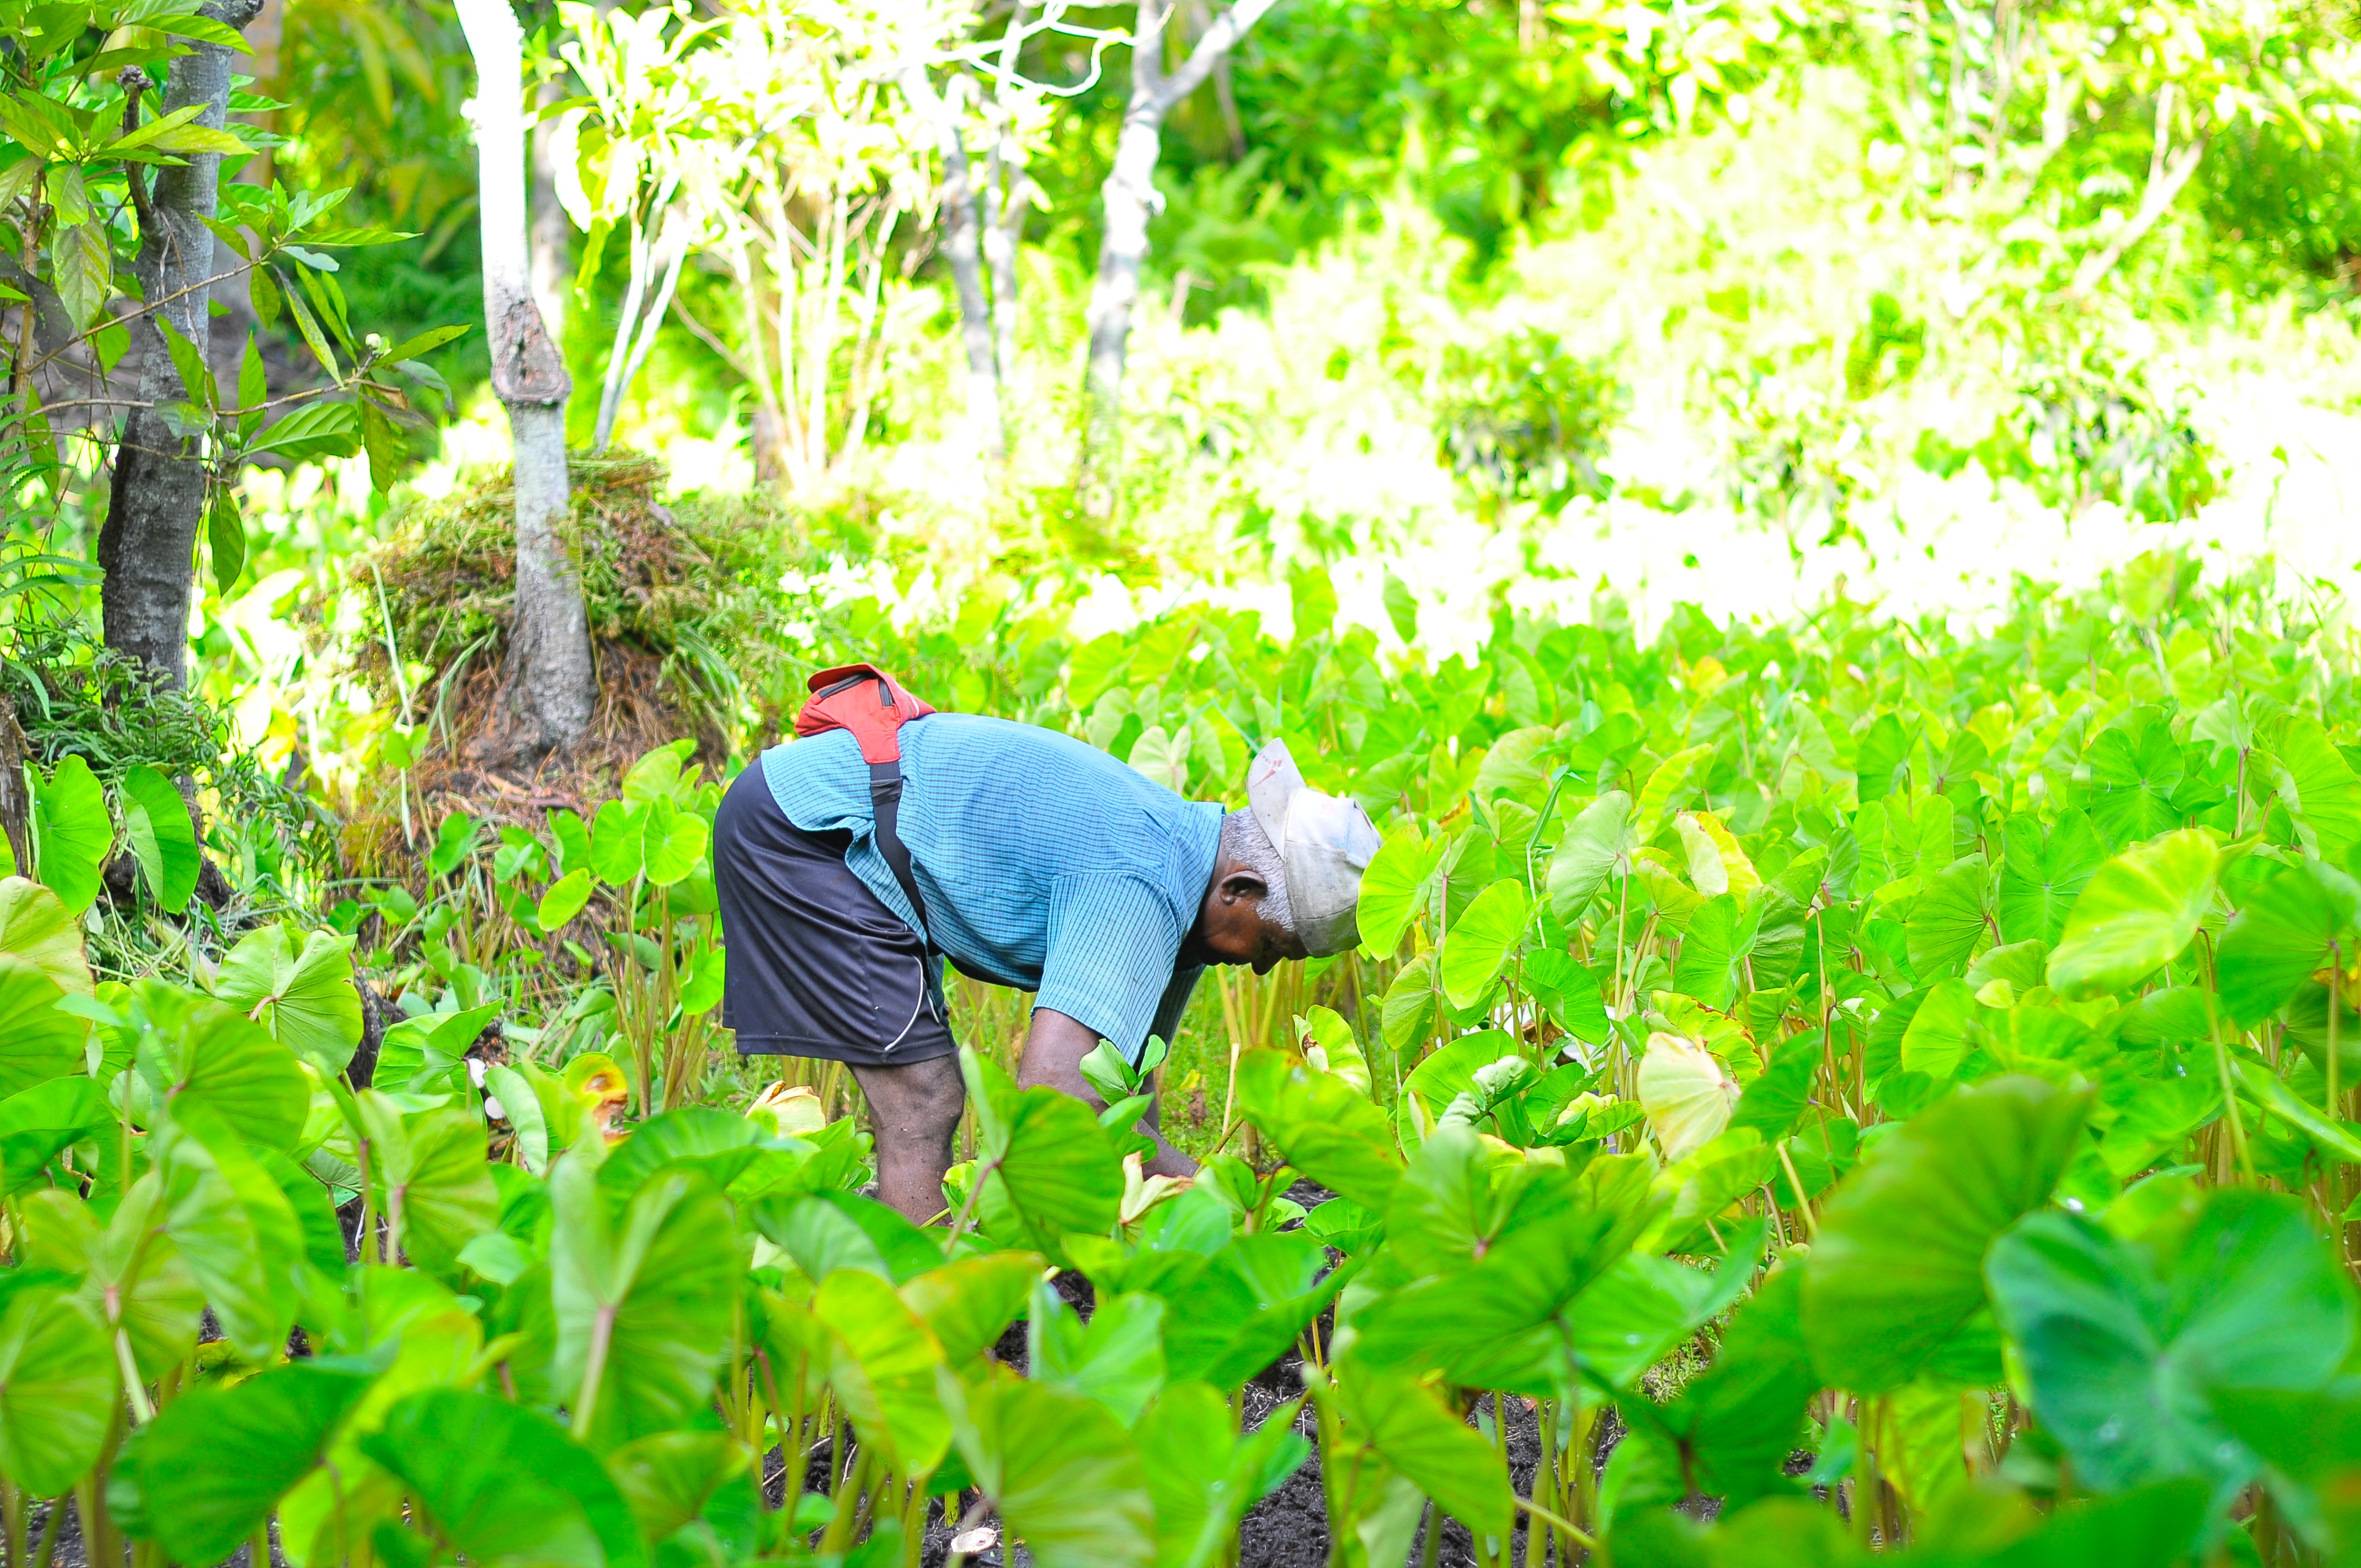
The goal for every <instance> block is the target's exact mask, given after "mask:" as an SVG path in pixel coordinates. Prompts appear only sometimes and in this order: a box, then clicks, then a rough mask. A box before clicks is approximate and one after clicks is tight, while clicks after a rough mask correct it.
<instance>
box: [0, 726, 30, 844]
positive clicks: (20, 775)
mask: <svg viewBox="0 0 2361 1568" xmlns="http://www.w3.org/2000/svg"><path fill="white" fill-rule="evenodd" d="M32 753H33V749H32V747H31V745H30V744H29V743H28V742H27V740H26V739H25V732H24V730H22V729H18V728H17V725H16V703H15V702H13V701H11V700H10V699H9V697H8V696H7V695H6V694H5V693H0V839H6V840H7V844H8V867H9V870H11V871H12V872H14V873H15V874H16V875H17V876H23V877H28V876H31V875H32V874H33V834H32V820H33V801H32V797H31V796H30V795H27V793H26V790H25V764H26V762H28V761H29V760H31V757H32Z"/></svg>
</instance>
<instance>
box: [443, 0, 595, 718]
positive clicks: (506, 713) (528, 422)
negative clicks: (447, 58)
mask: <svg viewBox="0 0 2361 1568" xmlns="http://www.w3.org/2000/svg"><path fill="white" fill-rule="evenodd" d="M458 11H459V25H460V27H462V28H464V29H465V30H466V32H467V49H468V51H469V52H470V53H471V54H473V55H474V56H475V59H476V104H475V119H476V148H477V153H478V162H479V169H480V172H479V175H478V181H479V183H478V190H479V196H478V202H479V205H480V208H481V214H482V220H483V245H484V262H483V266H484V320H485V323H486V325H487V327H488V328H489V333H490V337H491V355H492V390H493V391H494V392H495V393H497V394H498V395H499V397H500V403H501V406H503V407H504V408H506V409H507V410H508V414H509V434H510V438H511V443H512V444H513V446H514V448H515V452H516V551H517V559H516V619H515V620H514V621H513V622H511V625H510V627H509V656H508V669H507V672H506V675H505V678H504V679H503V682H502V691H501V698H500V703H501V724H500V727H499V730H498V732H497V738H496V739H495V738H489V737H488V739H489V740H491V741H492V749H493V750H495V751H499V752H500V753H501V754H502V755H503V757H504V759H505V760H511V761H513V760H521V759H538V758H540V757H542V756H545V755H547V754H548V753H549V752H550V751H554V750H555V749H556V748H558V747H561V746H565V745H567V744H569V743H570V742H572V741H574V740H578V739H579V738H580V737H581V736H582V735H583V734H585V733H586V732H587V731H588V729H589V728H590V718H591V713H592V710H593V708H594V707H595V706H596V702H597V697H598V676H597V672H596V669H595V667H594V666H593V664H592V663H591V657H590V630H589V622H588V615H587V613H586V612H585V610H584V609H583V604H582V589H581V585H580V582H579V580H578V579H577V576H576V575H575V571H574V566H573V564H572V562H571V561H569V560H568V559H567V557H566V547H565V544H564V542H563V541H562V540H561V539H560V538H559V536H558V532H557V523H558V521H559V520H560V519H562V518H563V517H564V516H565V515H566V508H567V504H568V500H569V493H570V492H569V484H568V477H567V472H566V398H567V396H568V395H569V394H570V393H571V392H572V391H573V382H572V380H571V379H570V378H568V377H567V375H566V361H565V359H564V357H563V356H560V355H559V353H558V351H557V346H556V345H555V344H553V343H552V342H551V341H550V338H549V332H548V329H547V328H546V326H544V323H543V322H542V317H541V307H540V306H539V305H538V304H536V303H535V302H534V301H533V263H532V256H531V247H530V246H529V245H528V244H527V243H526V237H525V231H526V224H527V221H528V214H529V212H530V210H531V209H530V203H529V202H528V200H527V195H526V191H525V124H524V33H523V30H522V28H521V27H518V26H517V19H516V14H515V13H514V12H513V11H511V10H510V8H509V0H458Z"/></svg>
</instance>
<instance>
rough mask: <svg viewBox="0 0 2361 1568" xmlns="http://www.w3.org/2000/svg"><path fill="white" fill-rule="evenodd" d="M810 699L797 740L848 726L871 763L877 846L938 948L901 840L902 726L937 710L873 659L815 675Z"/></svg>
mask: <svg viewBox="0 0 2361 1568" xmlns="http://www.w3.org/2000/svg"><path fill="white" fill-rule="evenodd" d="M810 685H811V694H812V695H811V700H810V701H808V702H807V703H805V704H804V707H803V711H802V712H800V713H798V714H796V740H808V739H809V738H810V737H812V736H814V735H825V734H827V733H828V732H829V730H831V729H849V730H851V732H852V738H853V740H855V741H857V742H859V744H860V746H861V760H862V762H866V763H868V764H869V803H870V805H871V806H872V807H873V808H874V810H875V812H876V816H877V850H878V852H879V853H880V854H882V855H884V857H885V864H886V865H887V866H888V867H889V868H890V869H891V870H892V871H893V872H894V880H895V883H899V884H900V886H901V889H902V896H904V897H905V898H907V899H908V900H909V901H910V908H911V911H912V912H913V913H915V914H916V915H917V917H918V940H919V941H921V942H923V943H925V944H926V946H927V948H928V950H929V951H936V952H939V951H940V950H941V949H940V948H936V946H935V943H934V938H931V937H929V936H928V934H927V901H926V899H925V898H923V897H921V896H920V895H919V893H918V879H917V877H915V876H913V875H911V874H910V851H909V849H908V848H907V846H906V845H905V844H904V843H903V842H902V835H901V833H900V831H899V830H898V819H899V817H900V816H901V808H902V735H901V729H902V726H904V725H905V724H907V723H910V722H911V721H912V720H914V719H919V718H926V717H927V716H928V714H930V713H932V712H934V711H935V710H934V709H933V708H931V707H928V706H927V705H926V704H925V703H923V702H920V701H919V700H918V699H917V697H914V696H911V695H910V694H909V693H908V692H906V691H905V690H903V689H902V683H901V682H899V681H897V680H895V678H894V677H893V676H891V675H889V674H886V673H885V672H884V671H883V670H881V669H879V668H878V667H877V666H876V665H874V664H840V665H838V666H837V667H836V668H835V669H832V670H822V671H820V672H819V674H816V675H814V676H813V677H812V678H811V682H810Z"/></svg>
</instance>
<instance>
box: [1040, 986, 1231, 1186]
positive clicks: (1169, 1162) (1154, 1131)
mask: <svg viewBox="0 0 2361 1568" xmlns="http://www.w3.org/2000/svg"><path fill="white" fill-rule="evenodd" d="M1098 1043H1099V1036H1098V1032H1097V1031H1096V1030H1094V1029H1093V1028H1091V1027H1090V1026H1089V1025H1084V1024H1080V1023H1077V1022H1075V1021H1074V1020H1073V1019H1071V1018H1069V1017H1067V1016H1066V1015H1065V1014H1063V1013H1060V1012H1058V1011H1056V1010H1055V1009H1053V1008H1049V1007H1036V1008H1035V1009H1033V1026H1032V1028H1031V1029H1029V1030H1027V1033H1026V1036H1025V1059H1024V1061H1023V1062H1022V1063H1021V1064H1020V1065H1019V1066H1018V1068H1017V1070H1016V1087H1018V1088H1019V1089H1030V1088H1032V1087H1034V1086H1035V1085H1036V1084H1047V1085H1049V1087H1050V1088H1052V1089H1055V1090H1057V1091H1060V1093H1064V1094H1071V1095H1072V1096H1073V1097H1074V1098H1075V1099H1077V1100H1079V1101H1081V1102H1082V1103H1083V1104H1085V1105H1087V1106H1089V1107H1090V1108H1091V1109H1092V1110H1093V1111H1104V1110H1105V1109H1106V1102H1105V1101H1104V1100H1102V1099H1100V1098H1099V1096H1098V1091H1096V1090H1094V1089H1093V1088H1092V1087H1091V1086H1090V1081H1089V1080H1087V1079H1085V1078H1083V1077H1082V1058H1084V1057H1086V1056H1088V1055H1090V1054H1091V1052H1093V1050H1095V1049H1097V1048H1098ZM1163 1109H1164V1108H1163V1106H1162V1105H1161V1104H1160V1103H1159V1102H1156V1101H1152V1100H1151V1101H1150V1102H1148V1114H1147V1115H1145V1116H1143V1117H1141V1118H1140V1120H1139V1131H1140V1132H1141V1133H1143V1134H1144V1135H1147V1136H1148V1137H1151V1138H1154V1139H1155V1140H1156V1153H1155V1155H1154V1157H1151V1158H1149V1159H1148V1160H1146V1161H1144V1162H1142V1164H1141V1167H1140V1169H1141V1172H1142V1174H1144V1175H1148V1176H1194V1175H1196V1174H1197V1162H1196V1161H1195V1160H1193V1159H1191V1158H1190V1157H1188V1156H1187V1155H1185V1154H1182V1153H1181V1152H1180V1150H1179V1149H1176V1148H1174V1147H1173V1146H1171V1145H1170V1144H1168V1143H1166V1142H1165V1141H1164V1134H1163V1133H1162V1131H1160V1130H1159V1122H1160V1120H1161V1118H1162V1116H1163Z"/></svg>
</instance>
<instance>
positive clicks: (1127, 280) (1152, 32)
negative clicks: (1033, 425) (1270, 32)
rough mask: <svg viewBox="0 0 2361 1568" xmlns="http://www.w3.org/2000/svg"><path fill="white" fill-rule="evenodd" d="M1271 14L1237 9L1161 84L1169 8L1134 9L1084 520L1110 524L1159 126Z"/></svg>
mask: <svg viewBox="0 0 2361 1568" xmlns="http://www.w3.org/2000/svg"><path fill="white" fill-rule="evenodd" d="M1273 4H1274V0H1237V3H1236V4H1235V5H1232V6H1231V7H1230V8H1229V9H1228V10H1226V11H1224V12H1223V13H1222V14H1221V16H1219V17H1217V18H1215V20H1214V22H1213V26H1212V27H1208V28H1206V29H1205V36H1204V37H1203V38H1199V39H1198V40H1197V47H1196V48H1194V49H1191V50H1190V51H1189V58H1188V60H1187V62H1186V63H1184V64H1183V65H1182V66H1181V67H1180V70H1179V71H1175V72H1173V73H1172V74H1171V75H1170V76H1169V77H1168V76H1167V75H1165V74H1164V29H1165V27H1166V25H1167V24H1168V23H1169V22H1170V20H1171V16H1172V10H1173V6H1172V4H1171V0H1139V25H1138V28H1137V31H1136V32H1135V33H1134V35H1133V38H1132V49H1131V98H1130V101H1129V103H1128V104H1126V106H1125V109H1124V115H1123V130H1122V132H1121V134H1120V135H1119V136H1118V137H1116V140H1115V167H1114V168H1113V169H1112V170H1110V171H1109V172H1108V174H1107V177H1106V183H1105V185H1104V186H1103V187H1101V192H1102V194H1103V195H1104V200H1105V203H1106V232H1105V237H1104V239H1103V240H1102V241H1101V242H1100V245H1099V271H1098V278H1097V280H1095V281H1094V282H1093V284H1092V286H1091V303H1090V313H1089V316H1088V321H1089V324H1090V329H1091V357H1090V365H1089V367H1088V369H1087V370H1086V371H1085V372H1084V376H1083V384H1082V457H1081V462H1080V464H1079V466H1078V471H1077V474H1076V477H1075V484H1074V494H1075V499H1076V502H1077V504H1079V505H1080V506H1081V508H1082V511H1083V513H1084V514H1085V515H1086V516H1089V517H1093V518H1098V519H1105V518H1110V517H1112V516H1114V515H1115V485H1116V480H1117V478H1118V477H1119V474H1120V469H1121V466H1122V454H1123V371H1124V356H1125V355H1126V353H1127V352H1128V350H1129V347H1130V343H1131V316H1132V312H1133V311H1134V310H1135V309H1137V306H1138V304H1139V269H1140V266H1141V264H1142V263H1143V262H1145V261H1146V260H1147V259H1148V219H1149V218H1151V217H1153V216H1154V215H1155V214H1156V211H1157V209H1158V208H1159V206H1160V205H1162V198H1161V197H1160V196H1159V194H1158V193H1157V190H1156V163H1157V159H1159V157H1160V156H1161V155H1162V152H1163V139H1164V117H1165V116H1166V115H1169V114H1170V113H1171V112H1172V108H1173V105H1175V104H1179V103H1180V101H1181V100H1182V99H1183V98H1186V97H1187V96H1189V94H1190V93H1193V92H1195V91H1196V90H1197V89H1198V88H1199V87H1200V86H1201V85H1202V84H1203V82H1204V80H1205V78H1206V77H1207V76H1209V75H1211V74H1212V72H1213V66H1214V64H1215V62H1216V61H1218V60H1221V59H1222V58H1223V56H1224V55H1226V54H1228V53H1229V51H1230V50H1231V49H1232V48H1234V47H1235V45H1236V43H1237V41H1238V40H1239V39H1240V38H1244V37H1246V29H1247V28H1249V27H1253V26H1254V25H1255V23H1256V22H1257V21H1259V20H1261V19H1262V16H1263V13H1264V12H1266V11H1268V10H1269V9H1270V8H1271V5H1273Z"/></svg>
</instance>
